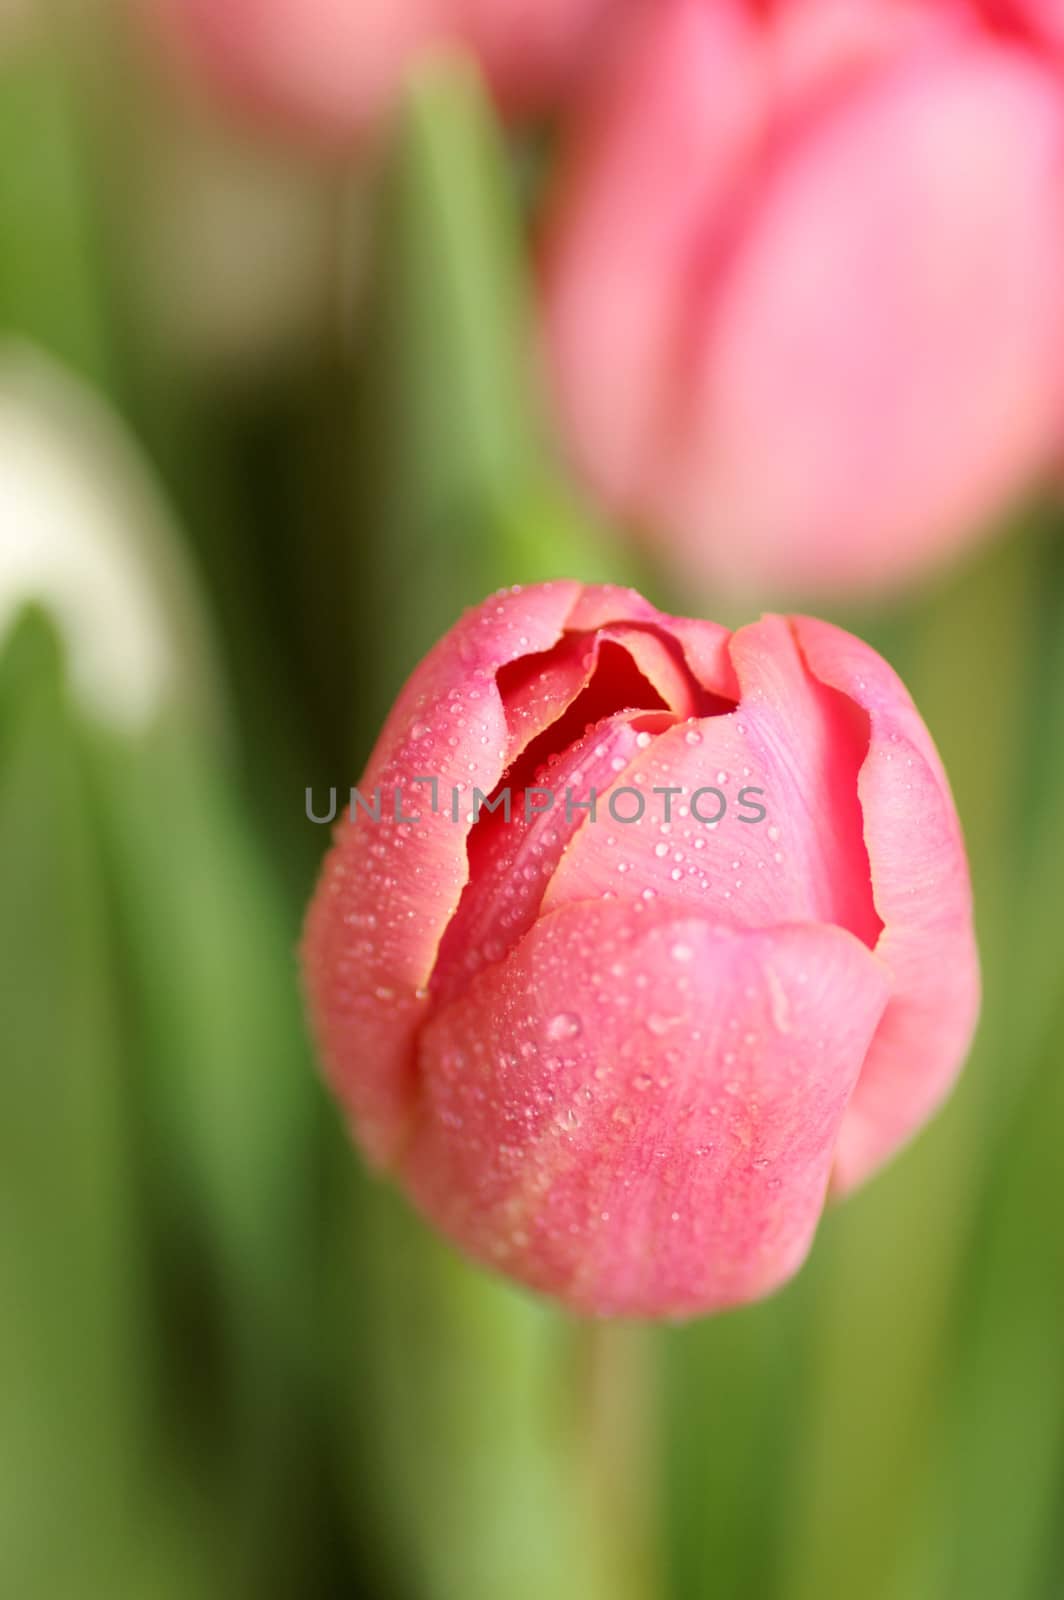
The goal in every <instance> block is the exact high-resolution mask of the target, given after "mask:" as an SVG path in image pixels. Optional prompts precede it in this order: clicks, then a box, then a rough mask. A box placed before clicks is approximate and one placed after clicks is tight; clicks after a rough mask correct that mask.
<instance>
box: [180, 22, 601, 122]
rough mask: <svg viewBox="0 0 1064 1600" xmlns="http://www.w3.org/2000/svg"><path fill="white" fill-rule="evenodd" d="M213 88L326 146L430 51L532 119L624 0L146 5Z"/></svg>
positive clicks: (388, 103)
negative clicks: (464, 61) (460, 62)
mask: <svg viewBox="0 0 1064 1600" xmlns="http://www.w3.org/2000/svg"><path fill="white" fill-rule="evenodd" d="M153 3H154V4H155V5H156V7H157V9H158V12H159V14H160V16H161V17H162V20H163V22H164V25H165V26H166V27H167V29H168V30H169V32H170V34H171V37H172V38H174V39H175V40H176V41H177V42H178V43H179V45H180V46H181V48H183V49H184V51H185V52H186V53H188V54H191V55H192V57H193V58H194V60H195V61H197V62H198V63H199V64H200V65H201V66H202V67H203V68H204V69H206V70H207V72H208V73H209V74H210V75H211V76H213V77H214V78H215V79H217V80H218V81H219V82H220V83H221V85H222V86H223V88H225V89H227V90H228V91H229V92H230V93H232V94H233V95H235V96H236V97H237V98H238V99H241V100H243V101H244V102H246V103H248V104H250V105H252V106H256V107H258V108H259V109H260V110H261V111H263V112H265V113H266V114H267V115H272V116H274V117H277V118H279V119H281V120H283V121H286V122H290V123H293V124H295V125H296V126H299V127H303V128H305V129H307V130H308V131H311V132H313V133H317V134H321V135H325V136H326V137H330V138H337V139H346V138H351V137H353V136H359V135H363V134H365V133H367V132H368V131H370V130H371V129H372V128H373V127H374V126H375V125H376V124H377V123H378V122H379V121H380V120H381V118H382V117H384V116H385V115H386V113H387V112H388V111H389V110H390V109H391V107H392V105H393V103H394V102H395V100H396V98H397V96H398V94H399V91H400V88H401V85H402V80H403V78H404V75H405V73H406V71H407V69H408V68H409V67H410V66H411V65H412V64H414V63H415V62H417V61H418V60H419V59H420V58H422V57H424V56H425V55H426V54H427V53H428V52H430V51H431V50H433V49H440V48H443V49H453V48H460V49H465V50H467V51H469V52H471V53H472V54H473V55H474V56H475V57H476V58H477V59H478V60H479V62H480V64H481V66H482V68H483V70H484V72H485V74H486V76H487V77H488V79H489V81H490V83H491V85H492V87H493V88H494V90H495V91H496V93H497V95H498V96H499V98H500V100H501V101H502V103H503V104H504V106H505V107H507V108H508V109H510V110H512V111H514V112H526V111H530V110H538V109H540V108H541V107H543V106H544V105H547V104H550V103H551V102H552V101H554V100H555V99H556V98H557V97H558V96H559V95H561V94H562V93H563V92H564V91H565V90H566V89H567V87H568V86H569V84H570V82H571V80H572V79H573V77H574V75H575V74H576V72H577V71H578V69H579V67H580V66H581V65H582V63H583V61H584V59H585V57H586V55H587V53H588V52H589V51H590V50H591V48H592V47H593V40H594V34H595V29H596V28H597V26H598V25H599V24H600V23H601V21H602V18H603V17H604V16H605V14H606V13H607V12H608V11H611V10H614V11H615V10H618V9H620V8H621V7H623V6H625V5H628V4H630V3H631V0H535V3H534V4H527V3H523V0H153Z"/></svg>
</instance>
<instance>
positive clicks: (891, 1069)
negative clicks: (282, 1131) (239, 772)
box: [303, 582, 979, 1316]
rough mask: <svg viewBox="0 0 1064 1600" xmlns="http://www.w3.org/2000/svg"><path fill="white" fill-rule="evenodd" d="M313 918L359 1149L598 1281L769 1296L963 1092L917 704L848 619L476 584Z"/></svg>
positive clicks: (393, 728) (943, 815) (631, 1301)
mask: <svg viewBox="0 0 1064 1600" xmlns="http://www.w3.org/2000/svg"><path fill="white" fill-rule="evenodd" d="M350 809H351V816H350V817H349V818H348V819H347V820H345V821H344V822H342V823H341V825H340V827H339V829H338V832H337V835H336V840H335V843H334V846H333V849H332V851H331V853H330V855H329V857H328V859H327V861H326V865H325V869H324V872H323V875H322V878H321V882H320V884H319V886H318V889H317V892H316V895H315V897H314V900H313V903H312V905H311V908H310V912H309V916H308V921H307V926H306V933H305V941H304V948H303V958H304V970H305V980H306V987H307V993H308V998H309V1003H310V1010H311V1014H312V1019H313V1023H314V1027H315V1031H316V1034H317V1038H318V1041H319V1045H320V1048H321V1053H322V1056H323V1058H324V1062H325V1066H326V1070H327V1073H328V1076H329V1079H330V1081H331V1083H332V1086H333V1088H334V1089H335V1091H336V1093H337V1095H338V1097H339V1098H340V1100H341V1102H342V1103H343V1105H344V1108H345V1110H346V1112H347V1114H348V1116H349V1118H350V1121H351V1126H352V1129H353V1132H354V1135H355V1137H356V1139H357V1140H358V1142H359V1143H360V1144H361V1146H362V1148H363V1149H364V1151H365V1152H366V1154H367V1156H368V1158H369V1159H370V1161H371V1162H373V1163H374V1164H376V1165H377V1166H380V1167H385V1168H387V1169H389V1170H390V1171H391V1172H392V1173H393V1174H394V1176H395V1178H396V1179H397V1181H398V1182H399V1183H400V1184H401V1185H402V1187H403V1188H404V1189H405V1190H406V1192H407V1193H408V1194H409V1195H410V1197H411V1198H412V1199H413V1201H414V1203H415V1204H416V1205H417V1206H418V1207H419V1208H420V1209H421V1210H422V1212H423V1213H424V1214H425V1215H426V1216H427V1217H428V1218H430V1219H431V1220H432V1221H433V1222H434V1223H435V1224H436V1225H437V1226H438V1227H439V1228H440V1229H441V1230H442V1231H443V1232H444V1233H446V1234H447V1235H449V1236H450V1237H451V1238H452V1239H453V1240H455V1241H456V1242H457V1243H458V1244H459V1245H460V1246H461V1247H462V1248H463V1249H464V1250H465V1251H466V1252H467V1253H469V1254H470V1255H472V1256H474V1257H476V1258H477V1259H479V1260H480V1261H482V1262H484V1263H487V1264H489V1265H491V1266H494V1267H496V1268H498V1269H499V1270H501V1271H503V1272H505V1273H507V1274H509V1275H510V1276H512V1277H514V1278H517V1279H519V1280H520V1281H521V1282H523V1283H525V1284H528V1285H531V1286H532V1287H533V1288H535V1289H538V1290H541V1291H543V1292H545V1293H548V1294H551V1295H554V1296H556V1297H557V1298H559V1299H560V1300H562V1301H564V1302H565V1303H567V1304H568V1305H569V1306H571V1307H573V1308H575V1309H577V1310H580V1311H585V1312H595V1313H599V1314H622V1313H623V1314H633V1315H640V1316H665V1315H672V1316H677V1315H679V1316H682V1315H691V1314H694V1313H697V1312H704V1311H711V1310H716V1309H719V1308H721V1307H724V1306H728V1305H734V1304H736V1303H739V1302H743V1301H747V1300H751V1299H754V1298H756V1297H757V1296H759V1295H762V1294H765V1293H767V1292H768V1291H770V1290H771V1289H773V1288H775V1287H776V1286H777V1285H779V1284H780V1283H782V1282H783V1281H784V1280H785V1279H786V1278H787V1277H788V1276H790V1274H791V1273H793V1272H794V1271H795V1270H796V1269H797V1267H798V1266H799V1265H800V1264H801V1262H802V1260H803V1259H804V1257H805V1255H806V1253H807V1251H808V1249H809V1246H810V1242H811V1239H812V1236H813V1233H814V1230H815V1228H816V1225H817V1220H818V1217H819V1215H820V1211H821V1208H822V1206H823V1202H824V1197H825V1193H826V1192H827V1189H828V1186H829V1184H831V1185H833V1186H834V1188H835V1189H836V1190H838V1191H840V1192H841V1191H845V1190H847V1189H849V1188H851V1187H853V1186H854V1185H855V1184H856V1183H858V1182H860V1181H861V1180H862V1179H863V1178H864V1177H865V1176H866V1175H867V1174H868V1173H869V1172H871V1171H872V1170H873V1169H874V1168H875V1167H877V1166H878V1165H879V1164H880V1163H881V1162H882V1161H884V1160H885V1159H886V1158H887V1157H888V1156H889V1155H890V1154H891V1153H892V1152H893V1151H894V1150H896V1149H897V1148H898V1146H899V1145H900V1144H901V1143H902V1142H903V1141H904V1140H905V1139H907V1138H908V1137H909V1135H910V1134H912V1133H913V1132H914V1130H915V1129H916V1128H918V1127H919V1126H920V1124H921V1123H922V1122H923V1121H924V1120H925V1119H926V1118H927V1117H928V1115H929V1114H930V1113H931V1112H932V1110H933V1109H934V1108H935V1107H936V1106H937V1105H938V1103H939V1102H940V1101H941V1100H942V1098H943V1096H944V1095H945V1094H946V1092H947V1090H948V1088H949V1087H950V1085H951V1083H952V1081H953V1078H954V1076H955V1075H956V1073H957V1071H958V1070H959V1067H960V1065H961V1062H962V1060H963V1057H964V1055H965V1052H966V1050H967V1047H968V1043H969V1040H970V1036H971V1032H972V1028H973V1025H974V1020H975V1016H976V1012H977V1009H978V991H979V980H978V969H977V957H976V951H975V944H974V938H973V931H972V911H971V893H970V885H969V879H968V870H967V864H966V860H965V854H964V848H963V844H962V841H961V836H960V830H959V826H958V822H957V817H956V814H955V811H954V808H953V803H952V800H951V797H950V792H949V787H948V784H947V781H946V778H945V776H944V774H943V771H942V767H941V764H940V762H939V759H938V756H937V754H936V752H935V749H934V746H933V744H932V742H931V739H930V737H929V735H928V733H927V730H926V728H925V727H924V725H923V723H922V722H921V720H920V717H919V715H918V713H917V712H916V710H915V709H914V707H913V705H912V702H911V700H910V699H909V697H908V695H907V693H906V691H905V689H904V688H903V686H902V684H901V683H900V682H899V680H898V679H897V678H896V677H895V675H894V673H893V672H892V671H891V670H890V668H889V667H888V666H887V665H886V663H885V662H884V661H882V660H881V659H880V657H878V656H877V655H876V654H875V653H874V652H873V651H872V650H871V649H869V648H868V647H867V646H866V645H864V644H862V643H861V642H860V641H859V640H857V639H855V638H852V637H851V636H850V635H848V634H846V633H843V632H841V631H840V630H839V629H837V628H834V627H831V626H829V625H827V624H825V623H821V622H817V621H814V620H812V619H810V618H805V617H793V618H784V617H780V616H767V617H764V618H762V620H761V621H760V622H756V623H753V624H751V625H750V626H748V627H744V628H740V629H739V630H738V631H736V632H735V633H729V632H727V630H726V629H724V628H722V627H720V626H718V625H717V624H715V623H711V622H704V621H692V620H689V619H683V618H675V617H669V616H666V615H663V614H662V613H660V612H658V611H656V610H655V609H654V608H653V607H652V606H650V605H649V604H647V602H646V601H644V600H643V599H641V598H640V596H638V595H637V594H635V593H634V592H633V591H631V590H622V589H614V588H608V587H602V588H598V587H582V586H581V585H579V584H576V583H572V582H561V583H554V584H544V585H542V586H540V587H536V588H530V589H527V590H520V589H518V590H513V591H506V592H503V593H500V594H499V595H497V596H495V597H494V598H492V599H490V600H487V601H485V602H484V604H483V605H481V606H479V607H478V608H476V609H475V610H473V611H472V612H470V613H468V614H467V615H466V616H465V617H464V618H463V620H462V621H461V622H459V623H458V625H457V626H456V627H455V628H453V629H452V630H451V632H450V633H449V634H447V635H446V637H445V638H444V639H443V640H442V641H441V642H440V643H439V644H438V645H437V647H436V648H435V649H434V650H433V651H432V652H431V654H430V655H429V656H428V657H427V659H426V660H425V661H424V662H423V663H422V665H421V666H420V667H419V668H418V669H417V671H416V672H415V673H414V675H413V677H412V678H411V680H410V682H409V683H408V684H407V686H406V688H405V689H404V691H403V693H402V694H401V696H400V698H399V700H398V703H397V704H396V706H395V708H394V709H393V711H392V713H391V716H390V717H389V719H388V722H387V724H386V726H385V728H384V731H383V733H382V735H381V737H380V740H379V742H378V744H377V747H376V749H375V751H374V753H373V755H372V757H371V759H370V762H369V766H368V768H367V771H366V774H365V777H364V779H363V781H362V783H361V784H360V786H359V788H358V790H357V791H355V792H354V793H353V795H352V799H351V807H350Z"/></svg>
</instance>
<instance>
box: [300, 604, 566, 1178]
mask: <svg viewBox="0 0 1064 1600" xmlns="http://www.w3.org/2000/svg"><path fill="white" fill-rule="evenodd" d="M579 592H580V590H579V585H578V584H575V583H558V584H544V585H541V586H539V587H538V588H535V589H530V590H522V591H518V592H512V593H503V594H501V595H497V596H495V597H494V598H493V599H492V600H488V601H486V602H485V603H484V604H483V605H481V606H478V607H476V608H475V609H474V610H473V611H471V612H468V613H467V614H466V616H465V617H464V618H463V619H462V621H461V622H459V623H458V624H457V626H456V627H454V628H452V629H451V631H450V632H449V633H448V634H446V635H445V636H444V638H443V639H442V640H441V641H440V643H439V644H438V645H437V646H436V648H435V649H434V650H432V651H431V652H430V654H429V655H428V656H427V657H426V659H425V660H424V661H423V662H422V664H421V666H420V667H419V668H418V669H417V670H416V671H415V673H414V674H413V676H412V677H411V679H410V680H409V682H408V683H407V685H406V688H405V689H404V690H403V692H402V694H401V695H400V696H399V699H398V701H397V702H396V704H395V706H394V708H393V710H392V712H391V714H390V716H389V718H388V721H387V723H386V724H385V727H384V731H383V733H382V734H381V737H380V739H379V741H378V743H377V746H376V749H375V750H374V753H373V756H372V758H371V760H370V763H369V766H368V768H367V771H366V774H365V777H364V779H363V781H362V785H361V790H362V792H363V794H364V795H365V796H366V797H367V799H369V798H370V797H371V796H372V794H373V792H374V790H375V789H376V788H377V787H378V786H379V787H380V788H381V790H382V807H381V810H382V820H381V821H380V822H379V823H374V822H372V821H370V820H369V819H368V818H366V817H365V816H364V815H362V813H359V814H358V817H357V820H354V821H351V820H348V821H345V822H344V823H342V824H341V825H340V826H339V827H338V829H337V832H336V838H335V843H334V845H333V849H332V851H331V852H330V854H329V856H328V858H327V860H326V863H325V867H324V869H323V873H322V878H321V882H320V884H319V887H318V891H317V893H316V894H315V897H314V899H313V901H312V903H311V908H310V911H309V914H308V917H307V924H306V930H305V934H304V946H303V956H304V970H305V973H306V981H307V990H308V1000H309V1004H310V1011H311V1018H312V1022H313V1025H314V1029H315V1033H316V1035H317V1039H318V1043H319V1047H320V1051H321V1055H322V1059H323V1061H324V1063H325V1067H326V1071H327V1073H328V1076H329V1078H330V1081H331V1082H332V1084H333V1086H334V1088H335V1090H336V1092H337V1093H338V1095H339V1096H340V1097H341V1099H342V1100H343V1101H344V1103H345V1105H346V1107H347V1109H348V1111H349V1113H350V1115H351V1117H352V1118H353V1120H354V1122H355V1125H356V1129H357V1132H358V1135H359V1138H360V1139H361V1141H362V1143H363V1145H364V1147H365V1149H366V1150H367V1152H368V1154H369V1156H370V1158H371V1160H373V1161H375V1162H378V1163H384V1162H387V1161H388V1160H390V1159H391V1158H392V1156H393V1155H394V1153H395V1151H396V1149H397V1148H398V1146H399V1144H400V1143H401V1141H402V1137H403V1130H404V1127H405V1124H406V1120H407V1115H408V1111H409V1107H410V1104H411V1100H412V1095H413V1089H414V1078H415V1074H414V1063H413V1058H412V1054H411V1046H412V1042H413V1039H414V1036H415V1033H416V1031H417V1028H418V1026H419V1024H420V1022H421V1021H422V1020H423V1016H424V1012H425V1009H426V1004H427V999H428V991H427V985H428V981H429V977H430V975H431V973H432V969H433V965H434V963H435V960H436V954H437V950H438V948H439V943H440V939H441V938H442V936H443V933H444V930H445V929H446V927H447V924H448V923H449V921H450V919H451V917H452V916H453V915H454V912H455V910H456V908H457V906H458V902H459V899H460V898H461V894H462V890H463V888H464V886H465V882H466V878H467V874H468V859H467V856H466V837H467V834H468V831H469V827H470V826H471V824H470V822H469V820H468V813H467V809H466V804H465V800H466V798H468V803H469V805H470V806H471V805H472V798H473V791H474V789H480V791H481V792H482V793H483V794H485V795H488V794H491V793H492V792H493V791H494V789H495V788H496V786H497V785H498V783H499V780H500V778H501V777H502V774H503V772H504V771H505V769H506V767H507V766H508V765H509V763H510V761H511V760H512V759H513V756H514V755H515V754H516V752H517V750H518V749H520V748H521V746H522V744H523V741H524V739H525V738H526V737H528V736H529V730H528V729H527V728H522V729H521V730H520V731H519V732H518V733H516V734H513V733H511V731H510V729H509V728H508V726H507V722H506V715H505V711H504V707H503V703H502V697H501V695H500V693H499V689H498V686H497V683H496V679H495V674H496V673H497V672H498V671H499V670H500V669H501V668H502V667H503V666H505V665H506V664H507V663H508V662H510V661H512V660H514V659H516V658H517V657H518V656H520V655H522V654H524V653H526V652H532V653H535V652H538V651H546V650H547V649H549V648H550V646H552V645H553V644H555V643H556V642H557V640H558V638H559V637H560V636H561V633H562V630H563V628H564V626H565V622H566V618H567V616H568V613H569V611H570V609H571V607H572V605H573V602H574V600H575V599H576V597H577V596H578V594H579ZM419 777H427V778H434V779H436V781H437V784H438V790H437V793H438V796H439V802H440V804H439V808H438V810H433V809H432V791H431V787H430V786H429V785H426V784H419V783H418V782H417V781H416V780H417V779H418V778H419ZM452 789H458V791H459V794H460V797H462V799H463V804H462V806H461V808H460V811H459V817H458V820H457V821H455V820H452V818H453V813H452V810H451V794H452ZM396 793H397V794H398V798H399V806H398V812H399V815H401V816H406V817H413V816H418V817H420V820H419V821H418V822H417V823H416V824H406V823H401V822H396V821H395V820H394V819H395V816H396V810H397V808H396V806H395V804H394V797H395V795H396ZM397 1063H399V1065H397Z"/></svg>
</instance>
